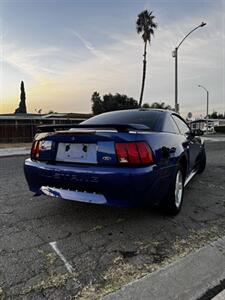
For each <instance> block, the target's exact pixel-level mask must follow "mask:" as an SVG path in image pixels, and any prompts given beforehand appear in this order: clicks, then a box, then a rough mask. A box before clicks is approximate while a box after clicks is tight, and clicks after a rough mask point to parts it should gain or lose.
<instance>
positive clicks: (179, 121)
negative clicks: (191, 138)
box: [173, 115, 190, 134]
mask: <svg viewBox="0 0 225 300" xmlns="http://www.w3.org/2000/svg"><path fill="white" fill-rule="evenodd" d="M173 119H174V121H175V122H176V124H177V127H178V128H179V130H180V132H181V134H186V133H187V132H189V131H190V129H189V127H188V126H187V124H186V123H185V122H184V121H183V120H182V119H180V118H179V117H178V116H176V115H173Z"/></svg>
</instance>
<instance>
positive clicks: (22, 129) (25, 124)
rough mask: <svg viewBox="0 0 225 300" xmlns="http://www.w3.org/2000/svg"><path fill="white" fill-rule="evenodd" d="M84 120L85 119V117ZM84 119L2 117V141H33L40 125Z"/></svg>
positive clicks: (69, 122)
mask: <svg viewBox="0 0 225 300" xmlns="http://www.w3.org/2000/svg"><path fill="white" fill-rule="evenodd" d="M83 120H84V119H83ZM83 120H82V119H75V118H74V119H65V118H61V119H7V118H6V119H1V120H0V143H25V142H31V141H32V140H33V137H34V135H35V134H36V128H37V126H40V125H51V124H79V123H80V122H81V121H83Z"/></svg>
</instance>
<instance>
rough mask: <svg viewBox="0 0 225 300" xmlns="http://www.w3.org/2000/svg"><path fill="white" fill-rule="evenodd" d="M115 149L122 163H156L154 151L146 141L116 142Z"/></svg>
mask: <svg viewBox="0 0 225 300" xmlns="http://www.w3.org/2000/svg"><path fill="white" fill-rule="evenodd" d="M115 149H116V155H117V159H118V162H119V163H120V164H124V165H125V164H126V165H149V164H153V163H154V157H153V153H152V151H151V149H150V147H149V146H148V144H147V143H145V142H129V143H116V144H115Z"/></svg>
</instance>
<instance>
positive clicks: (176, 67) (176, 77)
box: [173, 22, 206, 112]
mask: <svg viewBox="0 0 225 300" xmlns="http://www.w3.org/2000/svg"><path fill="white" fill-rule="evenodd" d="M205 25H206V23H205V22H202V23H201V24H200V25H198V26H197V27H195V28H194V29H192V30H191V31H190V32H189V33H188V34H187V35H185V37H184V38H183V39H182V40H181V42H180V44H179V45H178V46H177V47H176V48H175V50H174V51H173V57H174V58H175V111H176V112H179V104H178V49H179V47H180V45H181V44H182V43H183V41H184V40H185V39H186V38H187V37H188V36H189V35H190V34H191V33H192V32H194V31H195V30H196V29H198V28H200V27H203V26H205Z"/></svg>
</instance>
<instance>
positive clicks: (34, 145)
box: [30, 141, 40, 159]
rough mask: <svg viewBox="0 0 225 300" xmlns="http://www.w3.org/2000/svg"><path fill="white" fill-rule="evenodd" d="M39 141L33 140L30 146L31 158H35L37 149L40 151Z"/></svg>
mask: <svg viewBox="0 0 225 300" xmlns="http://www.w3.org/2000/svg"><path fill="white" fill-rule="evenodd" d="M39 143H40V142H39V141H34V142H33V144H32V147H31V154H30V156H31V159H37V158H38V157H39V151H40V147H39Z"/></svg>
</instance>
